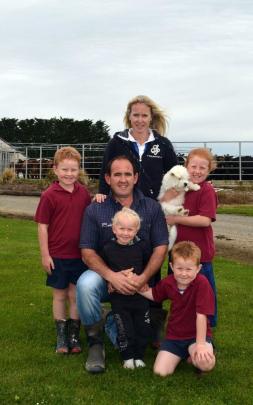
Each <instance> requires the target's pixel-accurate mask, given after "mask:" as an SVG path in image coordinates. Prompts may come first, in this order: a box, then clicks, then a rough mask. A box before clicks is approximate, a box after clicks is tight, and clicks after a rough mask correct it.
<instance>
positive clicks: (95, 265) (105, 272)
mask: <svg viewBox="0 0 253 405" xmlns="http://www.w3.org/2000/svg"><path fill="white" fill-rule="evenodd" d="M81 252H82V259H83V261H84V262H85V264H86V265H87V266H88V267H89V269H91V270H93V271H95V272H96V273H98V274H99V275H100V276H101V277H103V278H104V279H105V280H106V281H110V275H111V273H112V270H111V269H110V268H109V267H108V266H107V265H106V264H105V262H104V261H103V259H102V258H101V257H100V256H99V255H98V254H97V253H96V251H95V250H93V249H81Z"/></svg>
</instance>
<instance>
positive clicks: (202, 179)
mask: <svg viewBox="0 0 253 405" xmlns="http://www.w3.org/2000/svg"><path fill="white" fill-rule="evenodd" d="M185 167H186V168H187V170H188V172H189V175H190V180H191V181H192V182H193V183H195V184H198V185H199V186H200V189H199V190H198V191H189V192H187V193H186V195H185V202H184V208H185V209H188V210H189V215H188V216H178V215H172V216H168V217H166V221H167V223H168V224H169V225H177V240H176V242H180V241H184V240H190V241H192V242H194V243H196V245H197V246H198V247H199V248H200V250H201V260H200V261H201V264H202V268H201V274H203V275H204V276H205V277H206V278H207V279H208V281H209V283H210V285H211V287H212V289H213V292H214V295H215V313H214V315H213V316H212V317H210V324H211V326H212V327H214V326H216V324H217V296H216V285H215V278H214V271H213V264H212V260H213V258H214V254H215V244H214V237H213V229H212V222H214V221H215V220H216V209H217V205H218V199H217V195H216V193H215V190H214V188H213V186H212V184H210V183H209V182H208V181H206V179H207V177H208V175H209V173H210V172H211V171H213V170H214V169H215V168H216V162H215V159H214V157H213V155H212V153H211V152H210V151H209V149H207V148H196V149H192V150H191V151H190V152H189V154H188V156H187V158H186V161H185Z"/></svg>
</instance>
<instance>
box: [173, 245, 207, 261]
mask: <svg viewBox="0 0 253 405" xmlns="http://www.w3.org/2000/svg"><path fill="white" fill-rule="evenodd" d="M177 257H182V258H183V259H184V260H185V259H192V260H194V261H195V262H196V265H197V266H198V265H199V264H200V258H201V250H200V248H199V247H198V246H197V245H196V244H195V243H194V242H189V241H183V242H178V243H176V244H175V245H174V246H173V248H172V251H171V263H172V264H173V263H174V261H175V259H176V258H177Z"/></svg>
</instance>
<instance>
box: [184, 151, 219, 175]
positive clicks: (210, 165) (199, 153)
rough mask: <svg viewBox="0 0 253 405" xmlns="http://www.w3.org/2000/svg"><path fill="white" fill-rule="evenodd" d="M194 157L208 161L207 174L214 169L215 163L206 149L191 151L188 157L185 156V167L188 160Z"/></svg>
mask: <svg viewBox="0 0 253 405" xmlns="http://www.w3.org/2000/svg"><path fill="white" fill-rule="evenodd" d="M194 156H198V157H200V158H202V159H205V160H207V161H208V168H209V172H212V171H213V170H215V169H216V167H217V162H216V160H215V158H214V156H213V154H212V153H211V152H210V150H209V149H208V148H196V149H192V150H191V151H190V152H189V153H188V156H187V158H186V160H185V167H187V166H188V164H189V161H190V159H192V158H193V157H194Z"/></svg>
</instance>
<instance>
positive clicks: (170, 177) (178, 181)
mask: <svg viewBox="0 0 253 405" xmlns="http://www.w3.org/2000/svg"><path fill="white" fill-rule="evenodd" d="M172 188H174V189H175V190H176V191H178V193H179V194H178V196H177V197H175V198H173V199H171V200H169V201H166V200H165V198H164V196H165V193H166V191H168V190H170V189H172ZM199 189H200V186H199V185H198V184H194V183H192V182H191V181H190V180H189V173H188V171H187V169H186V168H185V167H184V166H181V165H176V166H173V167H172V169H170V170H169V171H168V172H167V173H165V175H164V176H163V180H162V185H161V188H160V192H159V195H158V200H159V201H160V204H161V207H162V210H163V212H164V215H165V216H167V215H180V216H184V215H188V214H189V211H188V210H186V209H184V207H183V204H184V197H185V192H186V191H189V190H194V191H197V190H199ZM168 231H169V250H171V248H172V246H173V245H174V243H175V241H176V239H177V227H176V225H172V226H170V225H168Z"/></svg>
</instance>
